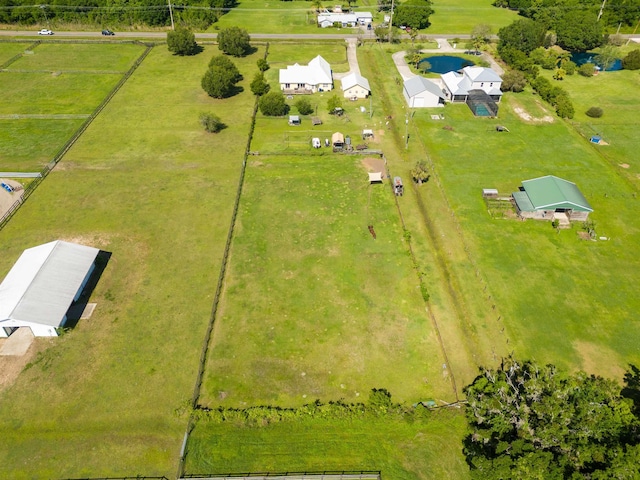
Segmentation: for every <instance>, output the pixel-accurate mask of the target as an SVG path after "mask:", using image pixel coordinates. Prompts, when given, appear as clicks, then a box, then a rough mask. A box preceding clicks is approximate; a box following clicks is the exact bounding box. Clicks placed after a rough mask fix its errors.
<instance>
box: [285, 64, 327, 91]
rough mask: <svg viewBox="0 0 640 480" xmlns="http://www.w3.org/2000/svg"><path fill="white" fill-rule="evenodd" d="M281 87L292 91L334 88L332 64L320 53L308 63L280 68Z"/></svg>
mask: <svg viewBox="0 0 640 480" xmlns="http://www.w3.org/2000/svg"><path fill="white" fill-rule="evenodd" d="M279 83H280V89H281V90H285V91H291V92H292V93H309V92H323V91H329V90H331V89H333V75H332V73H331V65H329V62H327V61H326V60H325V59H324V58H322V57H321V56H320V55H318V56H317V57H316V58H314V59H313V60H311V61H310V62H309V64H308V65H299V64H297V63H296V64H294V65H289V66H287V68H281V69H280V76H279Z"/></svg>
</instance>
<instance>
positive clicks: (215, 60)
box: [209, 55, 242, 82]
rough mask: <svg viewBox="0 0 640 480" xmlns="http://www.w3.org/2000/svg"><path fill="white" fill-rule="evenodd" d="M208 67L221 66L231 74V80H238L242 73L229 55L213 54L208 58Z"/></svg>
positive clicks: (240, 78)
mask: <svg viewBox="0 0 640 480" xmlns="http://www.w3.org/2000/svg"><path fill="white" fill-rule="evenodd" d="M209 68H221V69H223V70H227V71H228V72H230V73H232V74H233V81H234V82H239V81H240V80H242V74H241V73H240V70H238V67H236V64H235V63H233V61H231V59H230V58H229V57H225V56H224V55H214V56H213V57H211V60H209Z"/></svg>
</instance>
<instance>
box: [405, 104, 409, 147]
mask: <svg viewBox="0 0 640 480" xmlns="http://www.w3.org/2000/svg"><path fill="white" fill-rule="evenodd" d="M408 148H409V112H407V113H405V115H404V149H405V150H407V149H408Z"/></svg>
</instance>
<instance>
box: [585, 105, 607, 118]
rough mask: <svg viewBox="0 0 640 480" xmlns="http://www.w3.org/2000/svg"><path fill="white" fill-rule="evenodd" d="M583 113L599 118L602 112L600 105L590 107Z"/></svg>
mask: <svg viewBox="0 0 640 480" xmlns="http://www.w3.org/2000/svg"><path fill="white" fill-rule="evenodd" d="M585 113H586V114H587V117H591V118H600V117H601V116H602V113H603V112H602V109H601V108H600V107H591V108H589V110H587V111H586V112H585Z"/></svg>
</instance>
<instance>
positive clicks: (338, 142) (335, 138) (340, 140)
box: [331, 132, 344, 148]
mask: <svg viewBox="0 0 640 480" xmlns="http://www.w3.org/2000/svg"><path fill="white" fill-rule="evenodd" d="M331 145H333V147H334V148H342V147H344V135H342V134H341V133H340V132H336V133H334V134H333V135H331Z"/></svg>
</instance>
